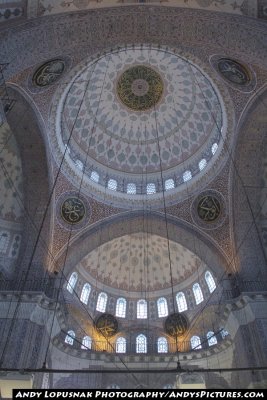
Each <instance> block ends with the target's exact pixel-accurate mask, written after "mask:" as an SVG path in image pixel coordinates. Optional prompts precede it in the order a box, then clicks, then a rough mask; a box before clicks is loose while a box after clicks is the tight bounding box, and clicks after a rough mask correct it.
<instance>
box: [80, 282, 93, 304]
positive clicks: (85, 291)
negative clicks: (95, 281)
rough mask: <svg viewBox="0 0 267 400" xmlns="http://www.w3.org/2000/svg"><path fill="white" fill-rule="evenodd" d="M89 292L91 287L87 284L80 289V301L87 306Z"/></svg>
mask: <svg viewBox="0 0 267 400" xmlns="http://www.w3.org/2000/svg"><path fill="white" fill-rule="evenodd" d="M90 292H91V286H90V284H89V283H85V284H84V285H83V288H82V292H81V296H80V300H81V302H82V303H84V304H88V300H89V296H90Z"/></svg>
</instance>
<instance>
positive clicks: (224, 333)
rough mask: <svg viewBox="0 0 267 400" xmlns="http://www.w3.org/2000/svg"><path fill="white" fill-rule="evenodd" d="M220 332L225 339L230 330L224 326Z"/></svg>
mask: <svg viewBox="0 0 267 400" xmlns="http://www.w3.org/2000/svg"><path fill="white" fill-rule="evenodd" d="M220 333H221V337H222V339H225V338H226V336H228V335H229V332H228V331H227V330H226V329H223V328H221V332H220Z"/></svg>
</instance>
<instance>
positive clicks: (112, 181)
mask: <svg viewBox="0 0 267 400" xmlns="http://www.w3.org/2000/svg"><path fill="white" fill-rule="evenodd" d="M117 186H118V184H117V181H115V179H109V180H108V189H110V190H117Z"/></svg>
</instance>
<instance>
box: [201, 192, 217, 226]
mask: <svg viewBox="0 0 267 400" xmlns="http://www.w3.org/2000/svg"><path fill="white" fill-rule="evenodd" d="M197 212H198V216H199V218H201V219H202V220H203V221H205V222H213V221H215V220H216V219H217V218H218V217H219V215H220V212H221V205H220V202H219V200H217V199H216V198H215V197H214V196H204V197H202V198H201V199H200V200H199V202H198V206H197Z"/></svg>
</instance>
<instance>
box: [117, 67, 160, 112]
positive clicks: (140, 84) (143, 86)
mask: <svg viewBox="0 0 267 400" xmlns="http://www.w3.org/2000/svg"><path fill="white" fill-rule="evenodd" d="M117 93H118V96H119V99H120V100H121V102H122V103H123V104H124V105H125V106H126V107H128V108H129V109H130V110H133V111H146V110H148V109H150V108H152V107H155V105H156V104H157V103H158V102H159V100H160V98H161V96H162V93H163V82H162V79H161V77H160V75H159V74H158V73H157V72H156V71H155V70H153V69H152V68H149V67H146V66H145V65H137V66H135V67H131V68H129V69H127V70H126V71H124V72H123V74H122V75H121V76H120V78H119V81H118V84H117Z"/></svg>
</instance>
